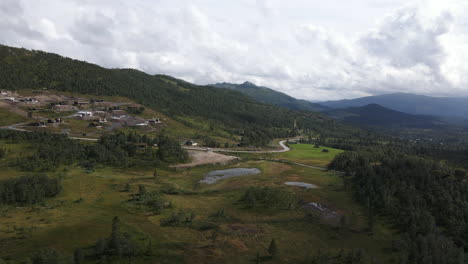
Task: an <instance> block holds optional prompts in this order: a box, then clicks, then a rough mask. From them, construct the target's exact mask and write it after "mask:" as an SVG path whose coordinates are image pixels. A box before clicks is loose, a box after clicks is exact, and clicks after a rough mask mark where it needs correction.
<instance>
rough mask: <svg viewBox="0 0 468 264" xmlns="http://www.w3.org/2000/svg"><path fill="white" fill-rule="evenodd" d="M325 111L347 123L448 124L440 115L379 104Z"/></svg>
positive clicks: (393, 126) (399, 125) (392, 126)
mask: <svg viewBox="0 0 468 264" xmlns="http://www.w3.org/2000/svg"><path fill="white" fill-rule="evenodd" d="M324 113H325V114H326V115H328V116H330V117H333V118H335V119H338V120H341V121H343V122H346V123H351V124H356V125H364V126H376V127H386V128H401V127H408V128H436V127H438V126H440V125H446V124H447V122H446V121H444V120H442V119H441V118H439V117H434V116H425V115H413V114H407V113H403V112H399V111H395V110H392V109H388V108H385V107H383V106H381V105H378V104H369V105H365V106H360V107H348V108H343V109H334V110H330V111H327V112H324Z"/></svg>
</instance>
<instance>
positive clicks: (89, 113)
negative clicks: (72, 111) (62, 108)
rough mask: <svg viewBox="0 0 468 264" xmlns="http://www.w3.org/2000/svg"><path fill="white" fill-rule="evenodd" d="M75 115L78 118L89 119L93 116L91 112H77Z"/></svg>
mask: <svg viewBox="0 0 468 264" xmlns="http://www.w3.org/2000/svg"><path fill="white" fill-rule="evenodd" d="M76 115H77V116H80V117H89V116H93V112H91V111H79V112H78V113H77V114H76Z"/></svg>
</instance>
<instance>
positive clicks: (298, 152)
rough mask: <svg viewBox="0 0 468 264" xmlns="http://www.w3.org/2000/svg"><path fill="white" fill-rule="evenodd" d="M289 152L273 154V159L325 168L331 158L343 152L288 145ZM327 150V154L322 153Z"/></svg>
mask: <svg viewBox="0 0 468 264" xmlns="http://www.w3.org/2000/svg"><path fill="white" fill-rule="evenodd" d="M289 147H290V148H291V151H288V152H284V153H278V154H274V155H273V157H275V158H279V159H287V160H291V161H294V162H298V163H304V164H307V165H312V166H319V167H326V166H327V165H328V163H330V161H332V160H333V158H334V157H335V156H336V155H337V154H339V153H341V152H343V151H342V150H339V149H334V148H329V147H323V146H321V147H319V148H315V147H314V145H313V144H290V145H289ZM324 149H327V150H328V152H324Z"/></svg>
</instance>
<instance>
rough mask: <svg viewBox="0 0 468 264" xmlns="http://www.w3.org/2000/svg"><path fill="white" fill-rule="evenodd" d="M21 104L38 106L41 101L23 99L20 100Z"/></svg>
mask: <svg viewBox="0 0 468 264" xmlns="http://www.w3.org/2000/svg"><path fill="white" fill-rule="evenodd" d="M20 102H23V103H27V104H36V103H38V102H39V101H38V100H36V99H35V98H23V99H20Z"/></svg>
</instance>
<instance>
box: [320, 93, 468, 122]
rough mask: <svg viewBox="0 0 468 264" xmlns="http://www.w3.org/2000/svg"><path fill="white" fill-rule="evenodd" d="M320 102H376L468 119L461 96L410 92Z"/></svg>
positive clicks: (465, 100) (466, 102)
mask: <svg viewBox="0 0 468 264" xmlns="http://www.w3.org/2000/svg"><path fill="white" fill-rule="evenodd" d="M320 104H321V105H324V106H327V107H330V108H334V109H336V108H348V107H360V106H366V105H369V104H378V105H381V106H383V107H386V108H389V109H393V110H396V111H400V112H404V113H408V114H415V115H431V116H444V117H459V118H466V119H468V98H463V97H460V98H458V97H429V96H424V95H416V94H410V93H393V94H385V95H377V96H367V97H362V98H357V99H350V100H339V101H326V102H320Z"/></svg>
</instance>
